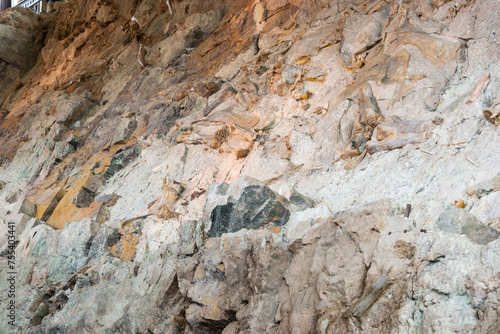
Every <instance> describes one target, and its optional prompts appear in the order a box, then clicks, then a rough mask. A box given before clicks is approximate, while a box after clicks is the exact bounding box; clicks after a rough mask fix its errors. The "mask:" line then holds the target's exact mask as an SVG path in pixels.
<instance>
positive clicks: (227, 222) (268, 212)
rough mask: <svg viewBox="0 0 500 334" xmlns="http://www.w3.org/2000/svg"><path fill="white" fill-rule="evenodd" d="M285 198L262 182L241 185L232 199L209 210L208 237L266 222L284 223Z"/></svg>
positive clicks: (286, 216) (286, 218)
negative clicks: (240, 188)
mask: <svg viewBox="0 0 500 334" xmlns="http://www.w3.org/2000/svg"><path fill="white" fill-rule="evenodd" d="M286 205H288V203H287V200H286V199H285V198H283V197H281V196H279V195H278V194H276V193H275V192H273V191H272V190H271V189H269V188H268V187H265V186H249V187H247V188H245V190H244V191H243V193H242V194H241V196H240V198H239V199H238V201H236V202H229V203H227V204H226V205H219V206H217V207H216V208H215V209H214V210H213V211H212V214H211V219H212V226H211V228H210V231H209V234H210V236H211V237H220V236H221V235H222V234H223V233H232V232H237V231H239V230H241V229H242V228H246V229H256V228H259V227H262V226H264V225H266V224H268V223H270V222H273V223H275V224H276V225H278V226H281V225H283V224H285V223H286V222H287V221H288V218H289V216H290V212H289V210H288V209H287V208H286Z"/></svg>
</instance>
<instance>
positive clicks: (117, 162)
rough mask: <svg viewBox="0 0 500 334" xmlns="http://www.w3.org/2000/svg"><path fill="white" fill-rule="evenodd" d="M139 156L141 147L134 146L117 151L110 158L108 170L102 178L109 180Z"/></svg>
mask: <svg viewBox="0 0 500 334" xmlns="http://www.w3.org/2000/svg"><path fill="white" fill-rule="evenodd" d="M140 154H141V145H140V144H135V145H133V146H127V147H125V148H123V149H120V150H118V151H117V152H116V153H115V154H114V155H113V156H112V157H111V162H110V163H109V166H108V168H107V169H106V171H105V172H104V175H103V176H102V177H103V179H104V180H107V179H109V178H111V177H112V176H113V175H115V173H117V172H118V171H120V170H122V169H123V168H124V167H126V166H127V165H128V164H129V163H130V162H132V161H133V160H134V159H135V158H137V157H138V156H139V155H140Z"/></svg>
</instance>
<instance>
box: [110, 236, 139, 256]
mask: <svg viewBox="0 0 500 334" xmlns="http://www.w3.org/2000/svg"><path fill="white" fill-rule="evenodd" d="M138 242H139V236H138V235H137V234H136V233H133V232H132V231H130V232H127V233H125V234H124V235H123V236H122V237H121V239H120V241H119V242H118V243H116V244H115V245H113V247H111V250H110V252H111V255H113V256H115V257H117V258H119V259H120V260H122V261H131V260H132V259H133V258H134V255H135V247H136V246H137V243H138Z"/></svg>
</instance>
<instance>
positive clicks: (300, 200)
mask: <svg viewBox="0 0 500 334" xmlns="http://www.w3.org/2000/svg"><path fill="white" fill-rule="evenodd" d="M290 203H292V204H293V205H295V206H297V207H298V208H299V209H300V210H305V209H309V208H313V207H314V201H312V200H311V199H309V198H307V197H305V196H304V195H302V194H301V193H299V192H298V191H296V190H295V189H294V190H293V191H292V194H291V195H290Z"/></svg>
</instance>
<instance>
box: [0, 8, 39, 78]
mask: <svg viewBox="0 0 500 334" xmlns="http://www.w3.org/2000/svg"><path fill="white" fill-rule="evenodd" d="M36 21H37V20H36V15H35V14H34V13H33V12H32V11H31V10H29V9H28V8H22V7H19V6H18V7H13V8H10V9H8V10H5V11H3V12H2V13H1V15H0V60H3V61H6V62H7V63H9V64H12V65H14V66H17V67H19V68H21V69H23V70H29V69H30V68H31V67H32V66H33V65H34V64H35V62H36V60H37V58H38V52H39V51H40V48H41V46H42V45H41V44H40V40H39V39H40V38H41V35H42V34H41V32H40V31H38V28H37V26H36Z"/></svg>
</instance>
